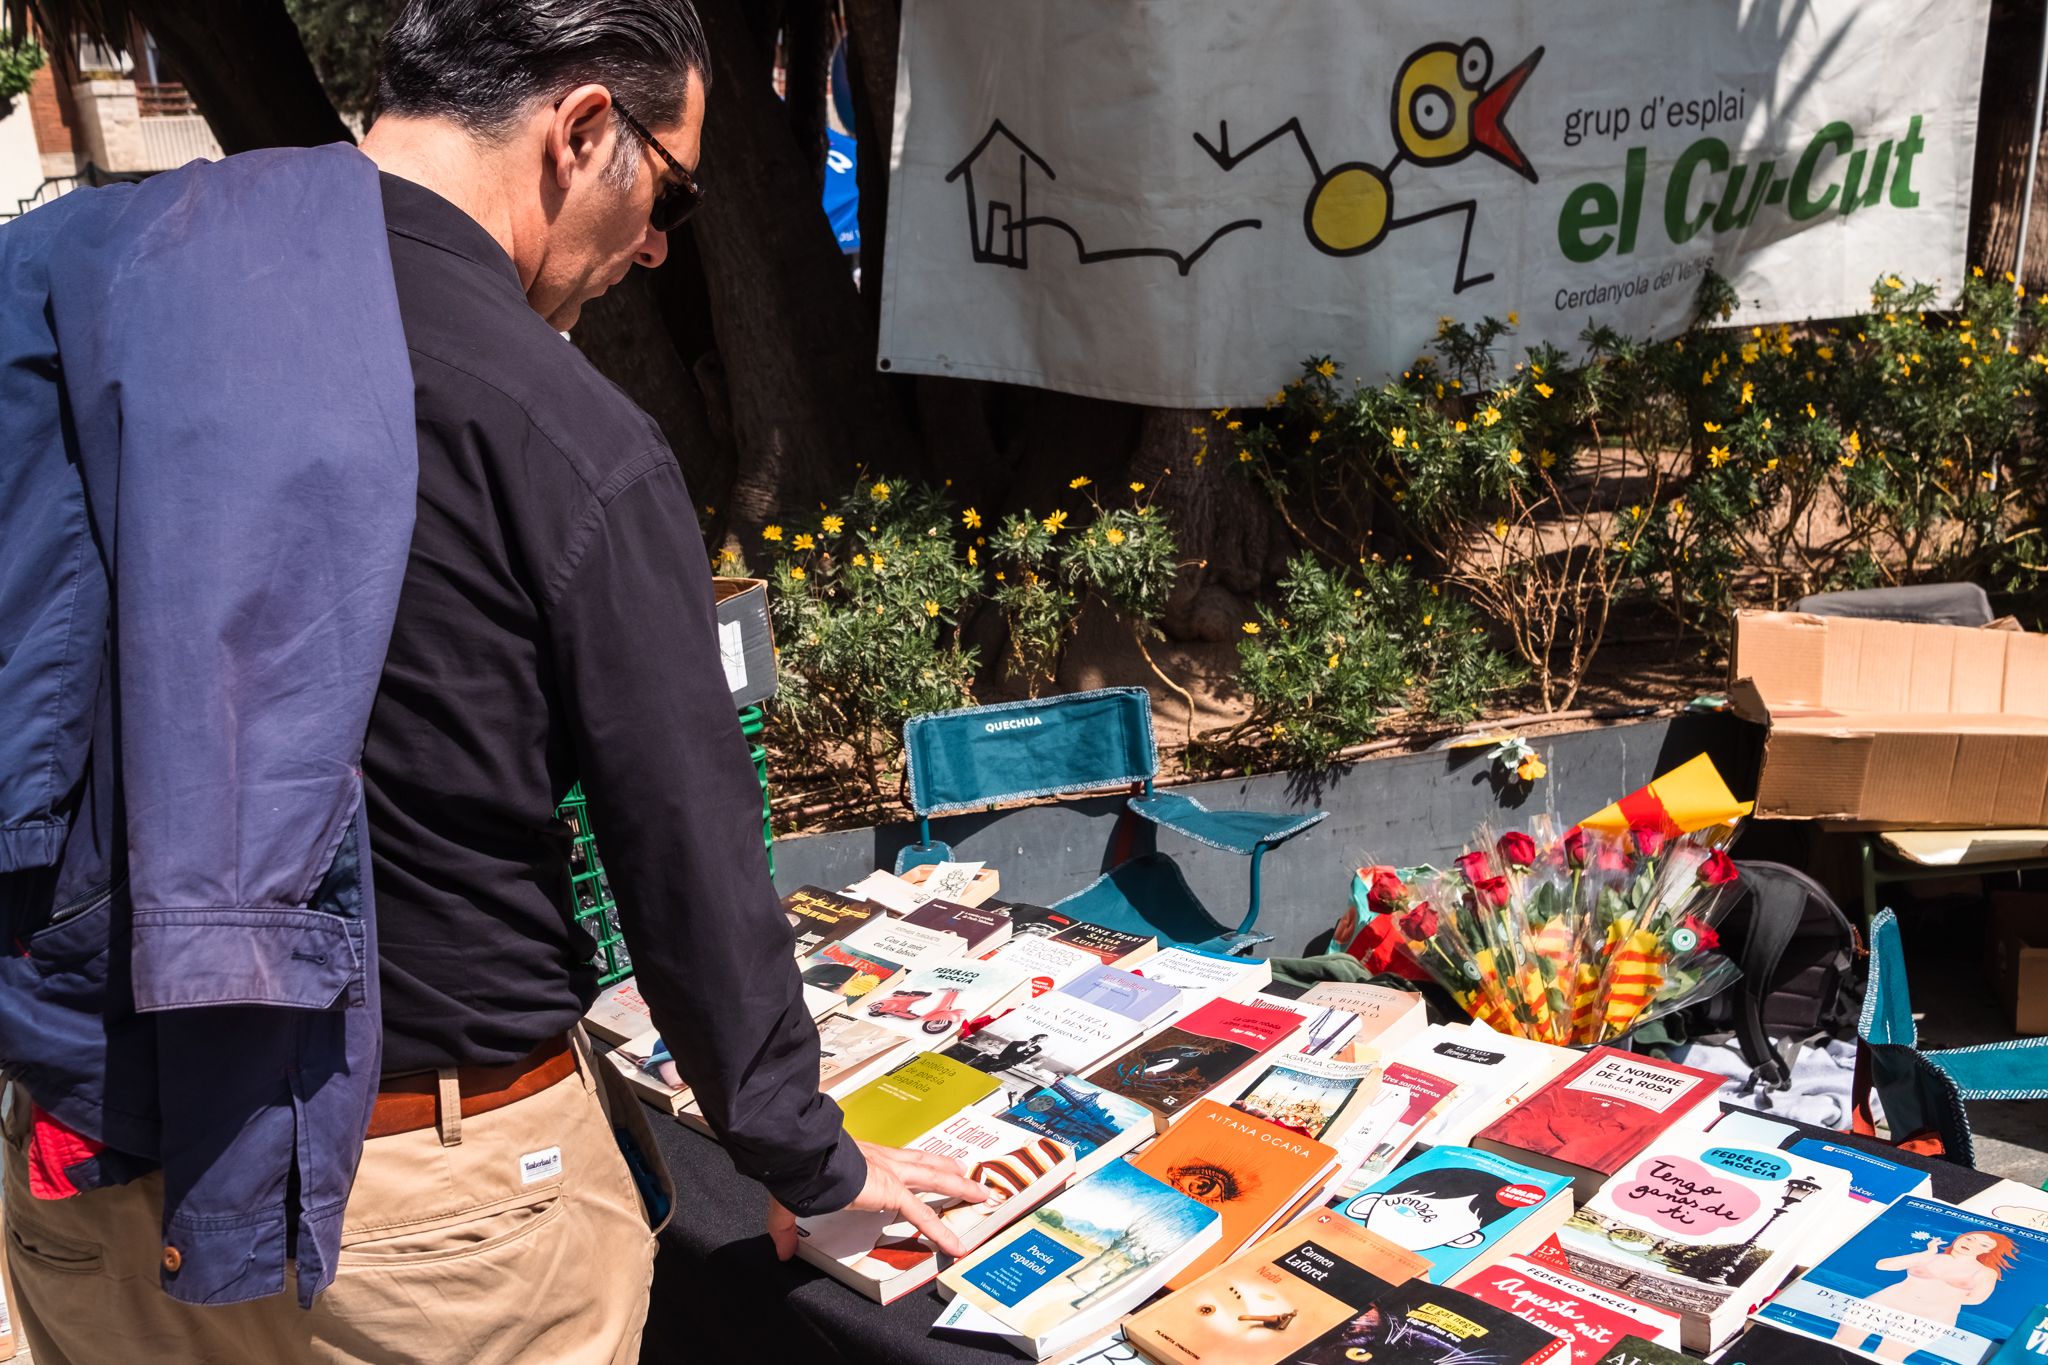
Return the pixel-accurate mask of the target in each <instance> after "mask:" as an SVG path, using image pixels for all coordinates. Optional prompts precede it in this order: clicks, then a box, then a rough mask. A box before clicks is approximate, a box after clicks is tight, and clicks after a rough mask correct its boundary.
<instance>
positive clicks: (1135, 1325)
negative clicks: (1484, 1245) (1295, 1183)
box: [1124, 1211, 1427, 1365]
mask: <svg viewBox="0 0 2048 1365" xmlns="http://www.w3.org/2000/svg"><path fill="white" fill-rule="evenodd" d="M1425 1269H1427V1262H1425V1261H1423V1260H1422V1259H1421V1258H1420V1257H1418V1256H1415V1255H1413V1254H1411V1253H1408V1252H1404V1251H1402V1250H1401V1249H1400V1248H1399V1247H1396V1246H1394V1245H1393V1244H1392V1243H1390V1242H1388V1241H1386V1240H1385V1239H1383V1238H1379V1237H1375V1236H1373V1235H1372V1234H1371V1233H1369V1232H1366V1231H1364V1230H1363V1229H1361V1228H1359V1227H1357V1226H1355V1225H1354V1224H1352V1223H1350V1222H1348V1221H1346V1220H1345V1219H1342V1218H1339V1217H1338V1216H1337V1215H1335V1214H1333V1213H1329V1212H1327V1211H1325V1212H1319V1213H1315V1214H1311V1215H1310V1216H1309V1217H1307V1218H1305V1219H1303V1220H1302V1221H1300V1222H1298V1223H1291V1224H1289V1225H1288V1226H1286V1227H1283V1228H1280V1229H1278V1230H1277V1231H1274V1232H1270V1233H1268V1234H1266V1236H1264V1237H1262V1238H1260V1239H1259V1240H1258V1241H1257V1242H1255V1243H1253V1244H1252V1245H1251V1246H1250V1247H1248V1248H1246V1249H1245V1250H1244V1251H1243V1252H1242V1253H1240V1254H1239V1255H1237V1256H1234V1257H1232V1258H1231V1259H1230V1260H1228V1261H1226V1262H1224V1263H1222V1264H1221V1265H1218V1266H1216V1267H1214V1268H1213V1269H1211V1270H1209V1271H1208V1272H1207V1273H1206V1274H1203V1275H1201V1276H1198V1277H1194V1278H1192V1279H1190V1280H1189V1282H1188V1283H1187V1285H1186V1286H1185V1287H1184V1288H1181V1289H1177V1290H1175V1291H1174V1292H1173V1293H1171V1294H1169V1295H1167V1296H1166V1297H1165V1298H1163V1299H1161V1300H1159V1301H1158V1302H1157V1303H1154V1304H1151V1305H1150V1306H1148V1307H1146V1308H1144V1309H1142V1310H1141V1311H1139V1312H1138V1313H1137V1314H1135V1315H1134V1316H1132V1318H1131V1319H1130V1321H1129V1322H1128V1323H1126V1324H1125V1326H1124V1335H1125V1336H1126V1337H1127V1338H1129V1340H1130V1343H1131V1345H1133V1346H1134V1347H1136V1348H1137V1349H1138V1350H1139V1351H1140V1352H1142V1353H1143V1354H1144V1355H1145V1357H1146V1358H1147V1359H1149V1360H1152V1361H1156V1362H1158V1365H1285V1362H1287V1361H1289V1360H1291V1359H1292V1358H1293V1356H1294V1353H1295V1352H1296V1351H1297V1350H1299V1349H1300V1348H1302V1347H1305V1346H1307V1345H1308V1344H1309V1343H1310V1342H1312V1341H1314V1340H1315V1339H1316V1338H1317V1337H1320V1336H1321V1335H1323V1333H1325V1332H1327V1331H1329V1330H1331V1329H1332V1328H1334V1327H1337V1326H1338V1325H1339V1324H1341V1323H1344V1322H1347V1321H1349V1320H1350V1319H1351V1318H1353V1317H1355V1316H1357V1315H1358V1314H1359V1313H1361V1312H1363V1311H1365V1310H1366V1309H1368V1308H1370V1307H1371V1306H1372V1305H1373V1304H1374V1303H1375V1302H1377V1301H1378V1300H1379V1299H1380V1298H1381V1297H1382V1296H1383V1295H1385V1294H1386V1293H1387V1291H1388V1290H1390V1289H1392V1288H1393V1287H1394V1286H1395V1285H1397V1284H1401V1283H1404V1282H1406V1281H1408V1280H1412V1279H1414V1278H1415V1277H1416V1276H1417V1275H1419V1274H1421V1273H1422V1272H1423V1271H1424V1270H1425ZM1183 1275H1184V1276H1185V1272H1183Z"/></svg>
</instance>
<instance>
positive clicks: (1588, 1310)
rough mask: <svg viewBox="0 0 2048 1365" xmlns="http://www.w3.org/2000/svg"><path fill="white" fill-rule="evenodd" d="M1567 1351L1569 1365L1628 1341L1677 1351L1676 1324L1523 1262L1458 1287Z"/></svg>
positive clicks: (1494, 1268)
mask: <svg viewBox="0 0 2048 1365" xmlns="http://www.w3.org/2000/svg"><path fill="white" fill-rule="evenodd" d="M1458 1288H1459V1289H1461V1290H1463V1291H1464V1292H1465V1293H1467V1294H1470V1295H1471V1296H1472V1297H1473V1298H1475V1299H1477V1300H1479V1301H1480V1302H1481V1303H1486V1304H1491V1305H1493V1306H1494V1307H1495V1308H1499V1309H1502V1310H1503V1311H1505V1312H1509V1313H1513V1314H1514V1315H1515V1316H1516V1317H1518V1318H1520V1319H1522V1320H1523V1321H1524V1322H1529V1323H1534V1324H1535V1325H1536V1326H1538V1327H1541V1328H1542V1329H1543V1330H1544V1331H1546V1332H1548V1333H1550V1334H1551V1335H1552V1336H1555V1337H1562V1338H1564V1340H1565V1341H1566V1342H1567V1343H1568V1344H1569V1345H1570V1348H1571V1351H1570V1358H1571V1363H1572V1365H1599V1362H1600V1360H1601V1359H1602V1358H1603V1357H1605V1356H1606V1355H1607V1353H1608V1352H1609V1351H1611V1350H1613V1349H1614V1348H1615V1347H1616V1346H1618V1345H1620V1344H1621V1342H1622V1341H1623V1340H1624V1339H1625V1338H1627V1337H1628V1336H1630V1335H1631V1334H1636V1333H1640V1334H1642V1335H1644V1336H1647V1337H1650V1338H1651V1339H1652V1340H1653V1341H1655V1342H1656V1343H1657V1344H1658V1345H1662V1346H1667V1347H1670V1348H1672V1349H1674V1350H1675V1349H1677V1347H1678V1318H1677V1317H1676V1316H1675V1315H1673V1314H1670V1313H1665V1312H1662V1311H1660V1310H1658V1309H1656V1308H1652V1307H1650V1306H1649V1305H1648V1304H1645V1303H1639V1302H1637V1301H1636V1300H1634V1299H1631V1298H1628V1297H1626V1296H1625V1295H1621V1294H1616V1293H1614V1292H1613V1291H1612V1290H1608V1289H1603V1288H1601V1287H1600V1286H1598V1285H1590V1284H1586V1283H1585V1282H1584V1281H1581V1280H1577V1279H1574V1278H1573V1277H1572V1276H1571V1275H1570V1274H1568V1273H1567V1272H1564V1271H1560V1270H1556V1269H1553V1268H1552V1267H1550V1266H1547V1265H1543V1264H1541V1263H1540V1262H1537V1261H1535V1260H1532V1259H1529V1258H1527V1257H1522V1256H1504V1257H1502V1258H1500V1259H1499V1260H1496V1261H1495V1262H1493V1264H1491V1265H1488V1266H1485V1267H1483V1268H1481V1269H1480V1270H1478V1271H1476V1272H1475V1273H1473V1274H1471V1275H1468V1276H1466V1277H1465V1279H1464V1281H1463V1283H1461V1284H1460V1285H1459V1286H1458Z"/></svg>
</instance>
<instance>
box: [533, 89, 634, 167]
mask: <svg viewBox="0 0 2048 1365" xmlns="http://www.w3.org/2000/svg"><path fill="white" fill-rule="evenodd" d="M616 136H618V125H617V123H616V121H615V120H614V119H613V118H612V92H611V91H609V90H607V89H606V88H605V87H604V86H602V85H595V84H592V85H579V86H577V87H576V88H575V89H574V90H571V91H570V92H569V93H568V94H566V95H564V96H562V99H561V101H560V102H559V103H558V104H556V105H555V107H554V108H553V109H552V110H551V111H550V112H549V116H548V128H547V158H548V172H549V174H551V175H552V176H553V177H554V180H555V186H556V188H557V189H564V190H566V189H568V188H569V181H570V180H571V178H572V177H573V176H574V175H575V173H576V172H577V171H578V170H596V169H598V168H600V167H602V166H603V165H604V164H605V163H606V162H607V161H609V160H610V159H611V154H612V139H613V138H614V137H616Z"/></svg>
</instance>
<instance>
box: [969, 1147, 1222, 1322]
mask: <svg viewBox="0 0 2048 1365" xmlns="http://www.w3.org/2000/svg"><path fill="white" fill-rule="evenodd" d="M1220 1226H1221V1223H1220V1220H1219V1218H1218V1216H1217V1214H1216V1211H1215V1210H1214V1209H1212V1208H1210V1207H1209V1206H1207V1205H1206V1204H1203V1203H1201V1202H1199V1201H1197V1200H1194V1199H1190V1198H1189V1197H1188V1196H1186V1195H1184V1194H1182V1193H1181V1192H1180V1191H1178V1190H1176V1189H1174V1188H1173V1187H1172V1186H1170V1185H1167V1184H1164V1183H1162V1182H1161V1181H1158V1180H1155V1179H1153V1178H1152V1177H1151V1176H1149V1175H1146V1174H1145V1173H1144V1172H1143V1171H1140V1170H1138V1169H1137V1168H1136V1167H1134V1166H1132V1165H1131V1164H1130V1163H1129V1162H1125V1161H1112V1162H1110V1163H1109V1164H1108V1165H1107V1166H1105V1167H1103V1168H1102V1169H1101V1170H1100V1171H1098V1172H1096V1173H1095V1174H1094V1175H1092V1176H1089V1177H1088V1178H1087V1179H1086V1180H1081V1181H1076V1182H1075V1183H1074V1184H1072V1185H1069V1186H1068V1187H1067V1188H1066V1189H1065V1190H1063V1191H1062V1192H1061V1193H1059V1194H1057V1195H1055V1196H1054V1197H1053V1199H1052V1201H1051V1202H1050V1203H1047V1204H1042V1205H1040V1206H1039V1207H1038V1208H1037V1209H1035V1210H1033V1211H1032V1212H1031V1213H1029V1214H1027V1215H1026V1216H1025V1217H1024V1218H1023V1219H1021V1220H1019V1221H1018V1222H1017V1223H1015V1224H1012V1225H1011V1226H1010V1227H1009V1228H1007V1229H1005V1230H1004V1231H1002V1232H1000V1233H998V1234H997V1235H996V1236H995V1237H993V1238H991V1239H990V1240H989V1241H987V1242H985V1243H983V1244H982V1246H981V1247H980V1249H979V1250H977V1251H975V1252H974V1253H973V1254H971V1255H969V1256H967V1257H965V1258H963V1259H962V1260H960V1261H958V1262H956V1263H955V1264H954V1265H953V1266H952V1267H951V1268H950V1269H948V1270H946V1271H945V1272H944V1273H943V1274H941V1275H940V1276H939V1293H940V1294H941V1295H942V1296H944V1297H946V1298H948V1299H951V1298H955V1297H958V1298H962V1299H965V1300H967V1301H968V1303H969V1305H970V1306H972V1307H974V1308H977V1309H979V1310H981V1312H983V1313H985V1314H987V1315H988V1316H989V1318H991V1319H993V1320H994V1322H995V1324H996V1326H997V1328H998V1329H999V1330H998V1333H997V1334H998V1335H1000V1336H1001V1337H1002V1338H1003V1340H1005V1341H1008V1342H1009V1343H1010V1344H1011V1345H1013V1346H1015V1347H1016V1348H1017V1349H1019V1350H1020V1351H1022V1352H1024V1353H1025V1354H1026V1355H1028V1356H1030V1357H1031V1358H1032V1359H1034V1360H1043V1359H1045V1358H1046V1357H1047V1356H1051V1355H1054V1354H1057V1353H1058V1352H1060V1351H1062V1350H1065V1349H1066V1348H1068V1347H1070V1346H1076V1345H1079V1344H1080V1343H1082V1342H1085V1341H1089V1340H1092V1339H1093V1338H1095V1337H1098V1336H1100V1335H1101V1334H1102V1333H1103V1332H1104V1331H1106V1330H1107V1329H1108V1328H1109V1327H1110V1326H1112V1325H1113V1324H1114V1323H1115V1322H1116V1320H1117V1319H1118V1318H1120V1317H1122V1316H1123V1315H1124V1314H1125V1313H1128V1312H1130V1311H1131V1310H1132V1309H1133V1308H1135V1307H1137V1306H1138V1305H1139V1304H1141V1303H1143V1302H1144V1301H1145V1300H1146V1299H1148V1298H1150V1297H1151V1296H1152V1295H1153V1294H1154V1293H1155V1292H1157V1291H1158V1289H1159V1288H1160V1286H1162V1285H1164V1284H1165V1283H1166V1281H1167V1280H1168V1279H1170V1278H1171V1277H1172V1276H1173V1275H1174V1274H1175V1273H1176V1272H1177V1271H1179V1270H1180V1268H1181V1267H1182V1266H1185V1265H1187V1264H1188V1263H1189V1262H1190V1261H1192V1260H1194V1259H1195V1258H1196V1257H1198V1256H1200V1255H1201V1254H1202V1253H1203V1252H1205V1251H1207V1250H1208V1249H1209V1247H1210V1246H1211V1245H1213V1244H1214V1243H1215V1240H1216V1237H1217V1235H1218V1233H1219V1231H1220ZM943 1316H947V1315H942V1317H943Z"/></svg>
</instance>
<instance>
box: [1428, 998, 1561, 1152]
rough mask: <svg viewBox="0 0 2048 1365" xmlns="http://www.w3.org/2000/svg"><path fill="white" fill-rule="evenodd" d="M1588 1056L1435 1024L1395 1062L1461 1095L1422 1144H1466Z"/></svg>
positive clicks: (1476, 1027) (1480, 1028) (1479, 1028)
mask: <svg viewBox="0 0 2048 1365" xmlns="http://www.w3.org/2000/svg"><path fill="white" fill-rule="evenodd" d="M1583 1055H1584V1054H1582V1053H1578V1052H1574V1051H1572V1050H1571V1049H1570V1048H1564V1047H1556V1046H1554V1045H1552V1044H1550V1043H1538V1042H1532V1041H1530V1040H1528V1039H1526V1038H1510V1037H1508V1036H1506V1035H1505V1034H1500V1033H1495V1032H1494V1031H1493V1030H1492V1029H1490V1028H1487V1027H1486V1026H1485V1025H1484V1024H1431V1025H1430V1026H1429V1027H1428V1028H1427V1029H1425V1030H1424V1031H1423V1032H1422V1033H1421V1034H1419V1035H1417V1036H1416V1037H1414V1038H1411V1039H1410V1040H1409V1041H1408V1042H1407V1043H1405V1044H1404V1045H1403V1046H1402V1047H1401V1049H1400V1051H1398V1052H1396V1053H1394V1054H1393V1057H1392V1058H1391V1060H1396V1061H1403V1062H1407V1063H1408V1064H1409V1065H1411V1066H1418V1067H1422V1068H1424V1069H1425V1070H1428V1071H1433V1072H1436V1073H1437V1074H1438V1075H1442V1076H1447V1077H1449V1078H1450V1079H1451V1080H1453V1081H1455V1082H1457V1085H1458V1093H1457V1095H1456V1096H1455V1097H1454V1098H1453V1099H1452V1100H1451V1102H1450V1103H1449V1104H1446V1105H1445V1106H1443V1107H1442V1108H1441V1109H1439V1110H1438V1111H1437V1113H1436V1115H1435V1116H1434V1117H1433V1118H1431V1119H1430V1121H1429V1122H1428V1123H1427V1124H1425V1125H1424V1126H1423V1129H1422V1133H1421V1136H1420V1140H1421V1141H1423V1142H1426V1143H1430V1144H1432V1145H1434V1144H1436V1143H1445V1142H1448V1143H1464V1142H1469V1141H1471V1139H1472V1135H1473V1134H1475V1133H1477V1132H1478V1131H1479V1130H1480V1129H1482V1128H1484V1127H1486V1126H1487V1125H1488V1124H1490V1123H1492V1122H1493V1121H1494V1120H1495V1119H1496V1118H1498V1117H1500V1116H1501V1115H1502V1114H1504V1113H1506V1112H1507V1110H1508V1108H1509V1106H1511V1105H1513V1104H1514V1103H1516V1102H1517V1101H1519V1100H1520V1099H1522V1098H1523V1097H1524V1096H1526V1095H1528V1094H1530V1093H1532V1092H1533V1091H1535V1090H1536V1089H1537V1088H1538V1087H1539V1086H1541V1085H1543V1084H1544V1083H1545V1082H1547V1081H1548V1080H1549V1079H1550V1078H1551V1077H1553V1076H1555V1075H1557V1074H1558V1073H1559V1072H1561V1071H1563V1070H1564V1069H1565V1068H1566V1067H1568V1066H1571V1065H1572V1064H1573V1063H1575V1062H1577V1061H1578V1060H1579V1059H1580V1057H1581V1056H1583Z"/></svg>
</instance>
